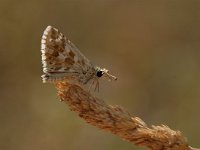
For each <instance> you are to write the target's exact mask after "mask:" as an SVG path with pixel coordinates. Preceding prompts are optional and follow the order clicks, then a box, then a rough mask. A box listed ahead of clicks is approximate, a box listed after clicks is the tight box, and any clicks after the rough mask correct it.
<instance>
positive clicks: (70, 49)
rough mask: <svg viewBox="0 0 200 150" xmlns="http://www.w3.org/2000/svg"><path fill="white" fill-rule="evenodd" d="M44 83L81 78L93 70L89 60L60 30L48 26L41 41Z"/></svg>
mask: <svg viewBox="0 0 200 150" xmlns="http://www.w3.org/2000/svg"><path fill="white" fill-rule="evenodd" d="M41 52H42V64H43V72H44V75H43V76H42V78H43V82H54V81H59V80H63V79H64V78H66V77H67V76H68V77H70V78H79V76H80V75H81V74H82V73H84V72H87V71H88V70H91V68H92V65H91V63H90V62H89V60H88V59H87V58H86V57H85V56H84V55H83V54H82V53H81V52H80V51H79V50H78V48H77V47H76V46H75V45H74V44H73V43H72V42H70V41H69V40H68V39H67V38H66V37H65V36H64V35H63V34H62V33H61V32H60V31H59V30H58V29H56V28H53V27H52V26H48V27H47V28H46V29H45V31H44V33H43V36H42V40H41Z"/></svg>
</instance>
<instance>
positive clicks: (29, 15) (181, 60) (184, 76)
mask: <svg viewBox="0 0 200 150" xmlns="http://www.w3.org/2000/svg"><path fill="white" fill-rule="evenodd" d="M47 25H53V26H55V27H57V28H59V29H60V30H61V31H62V32H63V33H64V34H65V35H67V37H68V38H69V39H71V41H73V42H74V43H75V44H76V45H77V46H78V47H79V49H80V50H81V51H82V52H83V53H84V54H85V56H87V57H88V58H89V59H90V60H91V61H92V62H94V63H95V64H98V65H100V66H102V67H106V68H108V69H110V70H111V72H112V73H113V74H115V75H116V76H118V78H119V80H118V81H117V82H111V83H110V82H106V81H101V86H100V93H96V95H97V96H98V97H101V98H102V99H104V100H106V101H107V102H108V103H110V104H118V105H121V106H124V107H125V108H127V109H128V110H129V111H130V112H131V113H132V114H133V115H135V116H139V117H141V118H143V119H144V120H145V121H146V122H147V123H148V124H155V125H160V124H166V125H168V126H170V127H171V128H172V129H179V130H181V131H182V132H183V133H184V135H186V136H187V137H188V139H189V143H190V145H192V146H196V147H198V146H200V144H199V138H200V129H199V126H200V117H199V115H200V111H199V106H200V80H199V79H200V1H199V0H163V1H160V0H151V1H148V0H146V1H143V0H124V1H122V0H95V1H94V0H57V1H47V0H46V1H45V0H32V1H26V0H19V1H17V0H16V1H14V0H10V1H9V0H0V29H1V31H0V67H1V77H0V149H2V150H13V149H14V150H27V149H28V150H36V149H37V150H55V149H59V150H79V149H83V150H94V149H95V150H102V149H106V150H122V149H123V150H132V149H142V148H137V147H135V146H134V145H132V144H130V143H128V142H125V141H122V140H120V139H119V138H118V137H115V136H114V135H111V134H110V133H106V132H102V131H100V130H98V129H96V128H95V127H93V126H91V125H88V124H86V123H85V122H84V121H83V120H81V119H80V118H79V117H78V116H77V115H76V114H75V113H74V112H71V111H70V110H69V109H68V107H67V106H66V105H65V104H64V103H60V102H59V98H58V97H57V96H56V90H55V88H54V87H53V85H50V84H42V82H41V78H40V76H41V74H42V67H41V56H40V55H41V54H40V39H41V36H42V33H43V30H44V29H45V28H46V26H47Z"/></svg>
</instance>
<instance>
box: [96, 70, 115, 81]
mask: <svg viewBox="0 0 200 150" xmlns="http://www.w3.org/2000/svg"><path fill="white" fill-rule="evenodd" d="M96 76H97V77H98V78H100V77H102V76H105V77H106V78H108V79H109V80H110V81H111V80H117V77H115V76H113V75H111V74H109V71H108V70H107V69H105V68H103V69H102V68H99V67H96Z"/></svg>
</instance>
